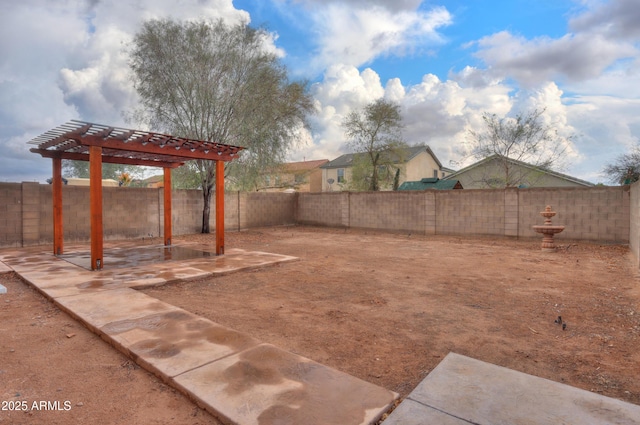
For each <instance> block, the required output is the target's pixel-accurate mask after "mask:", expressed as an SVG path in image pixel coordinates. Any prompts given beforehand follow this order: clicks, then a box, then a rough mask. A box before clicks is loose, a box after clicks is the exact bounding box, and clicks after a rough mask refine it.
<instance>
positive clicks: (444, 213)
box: [435, 190, 505, 236]
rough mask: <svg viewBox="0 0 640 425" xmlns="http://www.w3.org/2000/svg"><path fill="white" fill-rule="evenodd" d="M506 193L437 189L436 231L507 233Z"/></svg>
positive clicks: (457, 233) (480, 233)
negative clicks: (505, 225) (505, 224)
mask: <svg viewBox="0 0 640 425" xmlns="http://www.w3.org/2000/svg"><path fill="white" fill-rule="evenodd" d="M504 195H505V191H504V190H490V191H486V190H446V191H439V192H436V193H435V199H436V201H435V203H436V233H438V234H450V235H459V234H468V235H496V236H503V235H504V223H505V222H504V217H505V214H504V211H505V209H504V207H505V206H504V202H505V196H504Z"/></svg>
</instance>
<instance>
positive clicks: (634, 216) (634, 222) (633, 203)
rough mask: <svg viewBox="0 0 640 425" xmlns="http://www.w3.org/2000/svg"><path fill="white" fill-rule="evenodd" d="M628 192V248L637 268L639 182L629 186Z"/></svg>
mask: <svg viewBox="0 0 640 425" xmlns="http://www.w3.org/2000/svg"><path fill="white" fill-rule="evenodd" d="M629 192H630V196H629V248H630V249H631V253H632V255H633V257H634V259H635V262H636V266H638V265H640V182H637V183H634V184H633V185H631V188H630V191H629Z"/></svg>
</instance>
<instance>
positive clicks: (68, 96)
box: [0, 0, 272, 181]
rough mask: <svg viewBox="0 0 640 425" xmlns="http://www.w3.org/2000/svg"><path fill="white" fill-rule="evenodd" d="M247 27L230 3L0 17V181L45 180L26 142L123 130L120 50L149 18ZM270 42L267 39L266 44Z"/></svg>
mask: <svg viewBox="0 0 640 425" xmlns="http://www.w3.org/2000/svg"><path fill="white" fill-rule="evenodd" d="M165 17H171V18H174V19H202V18H204V19H218V18H222V19H225V20H227V21H228V22H233V23H235V22H239V21H247V22H248V20H249V15H248V14H247V13H246V12H244V11H239V10H236V9H235V8H234V7H233V4H232V2H231V0H185V1H181V2H175V1H173V0H138V1H135V2H124V1H122V2H121V1H100V0H86V1H83V0H53V1H49V0H26V1H20V2H3V4H2V13H1V14H0V56H1V57H2V61H0V144H1V145H2V146H3V153H4V155H2V157H0V173H1V178H2V180H12V181H21V180H23V179H29V180H32V179H34V178H35V179H38V180H39V181H44V180H45V179H46V178H47V177H48V176H50V173H51V171H50V161H45V160H42V159H41V158H40V157H38V156H37V155H35V154H33V153H29V151H28V149H29V147H30V146H28V145H27V144H26V142H27V141H28V140H30V139H32V138H33V137H36V136H38V135H39V134H41V133H42V132H44V131H47V130H49V129H51V128H53V127H56V126H58V125H60V124H62V123H64V122H66V121H68V120H70V119H83V120H88V121H94V122H100V123H108V124H114V125H125V124H126V123H125V122H124V119H123V117H122V112H123V111H126V110H129V109H131V107H132V106H133V105H134V103H135V100H136V98H135V92H134V90H133V89H132V86H131V83H130V79H129V75H128V66H127V58H126V55H125V53H124V49H125V48H126V44H127V43H128V42H129V41H130V40H132V37H133V34H134V33H135V32H136V31H137V30H138V29H139V27H140V24H141V22H143V20H146V19H151V18H165ZM269 43H272V41H269V40H267V44H269Z"/></svg>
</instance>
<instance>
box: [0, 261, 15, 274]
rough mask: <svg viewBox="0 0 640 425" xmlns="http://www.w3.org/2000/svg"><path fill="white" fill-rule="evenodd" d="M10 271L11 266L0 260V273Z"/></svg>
mask: <svg viewBox="0 0 640 425" xmlns="http://www.w3.org/2000/svg"><path fill="white" fill-rule="evenodd" d="M12 271H13V269H12V268H11V267H9V266H8V265H6V264H5V263H4V262H2V261H0V274H4V273H11V272H12Z"/></svg>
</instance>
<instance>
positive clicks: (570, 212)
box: [518, 186, 630, 243]
mask: <svg viewBox="0 0 640 425" xmlns="http://www.w3.org/2000/svg"><path fill="white" fill-rule="evenodd" d="M519 195H520V196H519V198H520V199H519V205H518V215H519V223H520V224H519V230H518V236H520V237H537V236H538V234H537V233H535V232H534V231H533V228H532V226H534V225H540V224H543V223H544V219H543V218H542V217H541V216H540V211H542V210H543V209H544V207H545V206H546V205H551V209H552V210H553V211H555V212H556V213H557V214H556V216H555V217H553V219H552V222H553V224H557V225H563V226H566V227H565V230H564V231H563V232H562V233H561V234H559V235H558V236H557V238H558V239H582V240H592V241H602V242H624V243H627V242H629V220H630V211H629V208H630V195H629V187H628V186H625V187H592V188H554V189H551V188H548V189H547V188H539V189H520V190H519Z"/></svg>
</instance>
